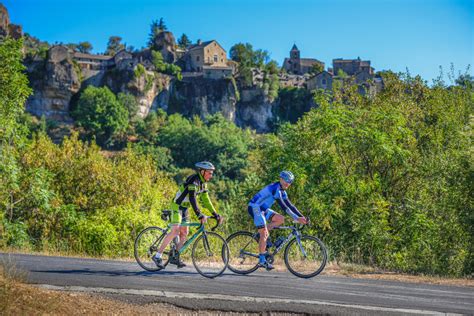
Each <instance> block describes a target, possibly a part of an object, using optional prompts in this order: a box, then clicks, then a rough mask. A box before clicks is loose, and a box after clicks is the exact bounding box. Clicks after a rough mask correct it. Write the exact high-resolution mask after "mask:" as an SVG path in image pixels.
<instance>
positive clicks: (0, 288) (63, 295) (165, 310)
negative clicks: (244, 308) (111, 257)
mask: <svg viewBox="0 0 474 316" xmlns="http://www.w3.org/2000/svg"><path fill="white" fill-rule="evenodd" d="M25 277H26V275H25V273H24V272H22V271H19V270H18V269H17V268H16V267H15V266H14V265H9V266H5V267H4V266H1V265H0V315H261V314H257V313H237V312H223V311H194V310H189V309H184V308H180V307H176V306H174V305H171V304H166V303H151V304H145V305H137V304H131V303H126V302H123V301H121V300H115V299H109V298H105V297H102V296H100V295H90V294H85V293H77V292H62V291H52V290H46V289H41V288H37V287H35V286H32V285H28V284H24V283H22V280H23V279H24V278H25ZM271 315H295V314H287V313H271Z"/></svg>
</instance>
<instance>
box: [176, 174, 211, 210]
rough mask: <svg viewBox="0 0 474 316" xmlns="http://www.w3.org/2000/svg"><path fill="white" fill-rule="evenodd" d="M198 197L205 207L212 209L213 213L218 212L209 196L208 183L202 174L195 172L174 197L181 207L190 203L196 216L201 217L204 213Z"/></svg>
mask: <svg viewBox="0 0 474 316" xmlns="http://www.w3.org/2000/svg"><path fill="white" fill-rule="evenodd" d="M198 198H199V202H200V203H201V204H202V206H203V207H204V208H206V209H208V210H209V211H211V212H212V214H213V215H216V214H217V212H216V210H215V208H214V206H213V205H212V203H211V199H210V198H209V192H208V191H207V184H206V182H205V181H204V178H203V177H202V176H201V175H200V174H193V175H191V176H189V177H188V178H186V181H185V182H184V183H183V184H182V185H181V186H180V187H179V191H178V192H177V193H176V197H175V198H174V203H176V204H177V205H178V206H180V207H187V206H188V205H189V204H190V205H191V206H192V208H193V210H194V212H195V213H196V216H197V217H198V218H199V219H201V218H202V217H203V216H204V215H203V214H202V212H201V210H200V208H199V205H198V203H197V199H198Z"/></svg>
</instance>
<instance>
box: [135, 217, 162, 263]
mask: <svg viewBox="0 0 474 316" xmlns="http://www.w3.org/2000/svg"><path fill="white" fill-rule="evenodd" d="M165 235H166V230H165V229H163V228H160V227H155V226H152V227H148V228H145V229H144V230H142V231H141V232H140V234H138V236H137V238H136V239H135V244H134V255H135V260H136V261H137V263H138V264H139V265H140V267H142V268H143V269H145V270H147V271H151V272H154V271H159V270H161V269H160V268H158V267H157V266H156V264H155V263H154V262H153V260H152V259H151V258H152V257H153V256H154V255H155V254H156V252H157V251H158V247H159V246H160V244H161V241H162V240H163V238H164V236H165ZM163 264H164V265H165V266H166V265H167V264H168V258H165V257H163Z"/></svg>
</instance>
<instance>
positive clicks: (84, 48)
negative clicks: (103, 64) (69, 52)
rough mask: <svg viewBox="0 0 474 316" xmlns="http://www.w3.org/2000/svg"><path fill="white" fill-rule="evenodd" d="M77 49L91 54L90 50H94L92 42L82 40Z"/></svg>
mask: <svg viewBox="0 0 474 316" xmlns="http://www.w3.org/2000/svg"><path fill="white" fill-rule="evenodd" d="M77 50H78V51H79V52H81V53H84V54H90V52H91V50H92V44H91V43H89V42H80V43H79V44H78V45H77Z"/></svg>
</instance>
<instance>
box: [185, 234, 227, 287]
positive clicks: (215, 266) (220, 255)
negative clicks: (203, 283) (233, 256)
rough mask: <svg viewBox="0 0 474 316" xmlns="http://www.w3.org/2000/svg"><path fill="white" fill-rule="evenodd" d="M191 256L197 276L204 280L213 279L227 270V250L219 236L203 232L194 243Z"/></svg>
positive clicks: (223, 240)
mask: <svg viewBox="0 0 474 316" xmlns="http://www.w3.org/2000/svg"><path fill="white" fill-rule="evenodd" d="M191 256H192V259H193V264H194V267H195V268H196V271H197V272H199V274H201V275H202V276H204V277H206V278H215V277H217V276H219V275H221V274H222V273H224V271H225V269H226V268H227V265H228V263H229V248H228V247H227V243H226V241H225V239H224V238H222V237H221V236H220V235H219V234H217V233H214V232H204V233H202V234H201V236H199V237H198V238H197V239H196V241H195V242H194V245H193V251H192V254H191Z"/></svg>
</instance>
